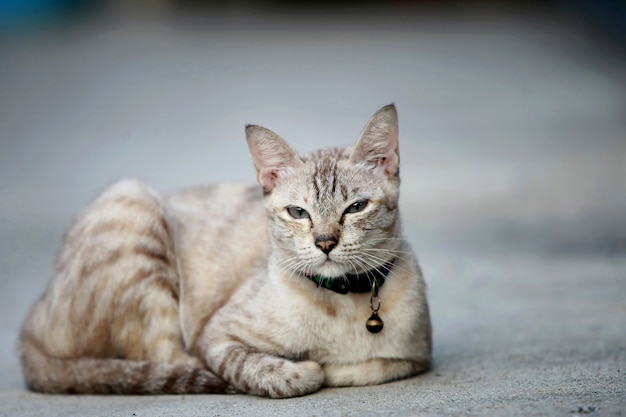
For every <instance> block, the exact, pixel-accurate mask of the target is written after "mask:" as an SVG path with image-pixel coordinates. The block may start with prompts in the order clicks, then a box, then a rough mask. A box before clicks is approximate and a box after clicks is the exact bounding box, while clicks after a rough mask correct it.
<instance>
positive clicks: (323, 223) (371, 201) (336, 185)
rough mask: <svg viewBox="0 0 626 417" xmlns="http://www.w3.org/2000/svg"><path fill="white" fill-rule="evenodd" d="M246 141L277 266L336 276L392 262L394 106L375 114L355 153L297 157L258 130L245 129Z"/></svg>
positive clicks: (396, 181) (395, 226)
mask: <svg viewBox="0 0 626 417" xmlns="http://www.w3.org/2000/svg"><path fill="white" fill-rule="evenodd" d="M246 136H247V140H248V146H249V147H250V152H251V154H252V159H253V161H254V165H255V167H256V170H257V176H258V181H259V183H260V184H261V186H262V187H263V190H264V191H265V195H266V206H267V209H268V215H269V221H270V232H271V236H272V244H273V246H274V251H275V253H276V256H277V260H278V262H279V264H280V266H281V267H282V268H285V269H287V270H291V271H293V272H298V273H302V274H313V275H315V274H319V275H323V276H326V277H338V276H342V275H344V274H347V273H359V272H363V271H367V270H370V269H372V268H374V267H378V266H380V265H383V264H385V263H386V262H388V261H390V260H392V259H393V258H395V257H396V255H397V251H398V249H399V245H400V239H399V238H400V236H399V235H400V231H399V227H400V225H399V219H398V208H397V207H398V192H399V185H400V177H399V160H400V159H399V154H398V115H397V112H396V108H395V106H394V105H393V104H391V105H388V106H385V107H383V108H381V109H380V110H379V111H377V112H376V113H375V114H374V116H372V118H371V119H370V121H369V122H368V123H367V125H366V126H365V129H364V130H363V132H362V133H361V136H360V137H359V140H358V141H357V143H356V145H355V146H354V147H349V148H334V149H324V150H320V151H317V152H314V153H312V154H308V155H302V156H300V155H298V154H297V153H296V152H295V151H294V150H293V149H292V148H291V147H290V146H289V145H288V144H287V143H286V142H285V141H284V140H283V139H281V138H280V137H279V136H278V135H276V134H275V133H273V132H271V131H269V130H267V129H265V128H262V127H260V126H253V125H249V126H247V127H246Z"/></svg>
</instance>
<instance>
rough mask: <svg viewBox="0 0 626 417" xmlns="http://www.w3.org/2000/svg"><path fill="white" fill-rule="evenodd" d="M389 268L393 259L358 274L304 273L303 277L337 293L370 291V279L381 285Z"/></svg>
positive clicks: (391, 266)
mask: <svg viewBox="0 0 626 417" xmlns="http://www.w3.org/2000/svg"><path fill="white" fill-rule="evenodd" d="M391 268H393V260H392V261H391V262H387V263H386V264H384V265H381V266H379V267H378V268H374V269H370V270H369V271H365V272H361V273H360V274H346V275H344V276H341V277H336V278H328V277H324V276H322V275H305V277H307V278H308V279H310V280H311V281H313V282H314V283H316V284H317V287H318V288H319V287H323V288H326V289H328V290H331V291H334V292H336V293H338V294H347V293H349V292H354V293H364V292H370V291H372V279H374V280H376V285H377V286H378V287H379V288H380V287H382V286H383V284H384V283H385V281H386V279H387V275H389V271H391Z"/></svg>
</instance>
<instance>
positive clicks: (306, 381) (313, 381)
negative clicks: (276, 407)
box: [259, 360, 324, 398]
mask: <svg viewBox="0 0 626 417" xmlns="http://www.w3.org/2000/svg"><path fill="white" fill-rule="evenodd" d="M264 372H265V375H264V378H263V379H264V380H265V381H264V383H262V384H260V387H259V388H260V392H259V394H261V395H263V396H267V397H271V398H289V397H299V396H301V395H306V394H311V393H313V392H315V391H317V390H319V389H320V387H321V386H322V384H323V383H324V371H323V370H322V367H321V366H320V365H319V364H318V363H317V362H314V361H303V362H291V361H288V360H281V361H280V362H279V363H276V364H268V365H267V367H265V369H264Z"/></svg>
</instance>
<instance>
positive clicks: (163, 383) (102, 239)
mask: <svg viewBox="0 0 626 417" xmlns="http://www.w3.org/2000/svg"><path fill="white" fill-rule="evenodd" d="M397 132H398V129H397V115H396V110H395V107H394V106H393V105H390V106H386V107H383V108H382V109H381V110H379V111H378V112H377V113H376V114H375V115H374V116H373V117H372V119H371V120H370V122H369V123H368V125H367V126H366V128H365V130H364V131H363V133H362V135H361V137H360V139H359V141H358V142H357V144H356V145H355V147H353V148H344V149H329V150H322V151H318V152H315V153H313V154H310V155H305V156H298V155H297V154H296V153H295V152H294V151H293V150H292V149H291V148H290V147H289V146H288V145H287V144H286V143H285V142H284V141H283V140H282V139H280V138H279V137H278V136H276V135H275V134H274V133H272V132H270V131H268V130H266V129H264V128H261V127H258V126H248V127H247V128H246V134H247V139H248V144H249V146H250V151H251V154H252V157H253V160H254V163H255V167H256V168H257V173H258V180H259V183H260V184H261V188H258V187H246V186H238V185H221V186H212V187H206V188H196V189H191V190H187V191H183V192H180V193H177V194H174V195H171V196H166V197H162V196H159V195H158V194H157V193H156V192H154V191H152V190H151V189H150V188H148V187H147V186H146V185H144V184H143V183H141V182H139V181H136V180H124V181H121V182H119V183H117V184H114V185H113V186H111V187H109V188H108V189H107V190H106V191H104V192H103V193H102V194H101V195H100V196H99V197H98V198H97V199H96V200H95V201H94V202H93V203H92V204H91V205H90V206H89V207H87V208H86V209H85V210H84V211H83V213H82V214H81V215H79V217H78V218H77V220H76V221H75V223H74V224H73V226H72V228H71V229H70V231H69V232H68V233H67V235H66V237H65V241H64V244H63V247H62V249H61V251H60V254H59V256H58V260H57V267H56V275H55V278H54V280H53V281H52V282H51V284H50V285H49V287H48V289H47V291H46V292H45V293H44V295H43V296H42V297H41V299H40V300H39V301H38V302H37V303H36V304H35V306H34V307H33V309H32V311H31V313H30V315H29V317H28V318H27V320H26V322H25V324H24V327H23V329H22V333H21V337H20V349H21V361H22V366H23V370H24V375H25V379H26V382H27V384H28V386H29V387H30V388H31V389H33V390H36V391H43V392H58V393H129V394H135V393H137V394H139V393H144V394H159V393H230V392H246V393H251V394H256V395H263V396H270V397H276V398H281V397H291V396H297V395H303V394H307V393H311V392H314V391H316V390H317V389H319V388H320V387H321V386H322V385H327V386H345V385H367V384H377V383H382V382H385V381H390V380H394V379H398V378H403V377H407V376H411V375H415V374H417V373H419V372H422V371H424V370H426V369H427V368H428V367H429V364H430V352H431V328H430V319H429V314H428V306H427V302H426V297H425V286H424V282H423V279H422V277H421V273H420V270H419V267H418V265H417V261H416V259H415V257H414V256H413V254H412V250H411V249H410V247H409V246H408V244H407V243H406V242H405V241H404V240H403V239H402V238H401V232H400V221H399V214H398V208H397V203H398V188H399V176H398V166H399V154H398V146H397ZM355 203H358V204H357V205H355ZM357 206H358V207H357ZM390 261H393V269H392V270H391V272H390V274H389V277H388V279H387V283H386V284H385V285H384V287H382V288H381V289H380V293H379V295H380V299H381V301H382V305H381V308H380V312H379V313H380V315H381V317H383V318H384V321H385V328H384V330H383V331H382V332H381V333H379V334H372V333H369V332H368V331H367V330H366V328H365V325H364V323H365V320H366V319H367V317H368V316H369V315H370V314H371V310H370V300H369V299H370V294H360V293H357V294H352V293H349V294H337V293H335V292H332V291H329V290H326V289H324V288H318V287H317V286H316V285H315V283H313V282H312V281H310V280H309V279H307V278H306V277H305V275H306V274H319V275H323V276H326V277H335V279H342V276H344V275H345V274H354V273H364V272H367V271H369V270H372V269H373V268H375V267H379V266H380V265H384V264H385V263H387V262H390Z"/></svg>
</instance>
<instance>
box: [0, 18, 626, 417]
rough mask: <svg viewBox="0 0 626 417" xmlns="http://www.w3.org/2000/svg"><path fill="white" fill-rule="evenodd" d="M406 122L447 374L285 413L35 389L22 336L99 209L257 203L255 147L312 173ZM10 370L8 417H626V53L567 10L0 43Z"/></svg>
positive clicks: (223, 24)
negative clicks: (32, 309)
mask: <svg viewBox="0 0 626 417" xmlns="http://www.w3.org/2000/svg"><path fill="white" fill-rule="evenodd" d="M389 102H395V103H396V105H397V107H398V111H399V116H400V127H401V152H402V153H401V174H402V178H403V185H402V196H401V200H402V210H403V217H404V229H405V233H406V235H407V237H408V239H409V240H410V241H411V242H412V243H413V245H414V247H415V248H416V250H417V253H418V256H419V258H420V259H421V263H422V266H423V269H424V272H425V275H426V280H427V283H428V286H429V297H430V303H431V311H432V317H433V324H434V343H435V346H434V359H435V364H434V369H433V370H432V371H431V372H429V373H427V374H425V375H422V376H419V377H417V378H412V379H409V380H405V381H399V382H394V383H390V384H384V385H380V386H375V387H365V388H344V389H324V390H322V391H320V392H318V393H316V394H313V395H310V396H306V397H302V398H295V399H289V400H268V399H263V398H255V397H251V396H243V395H238V396H219V395H215V396H179V397H169V396H162V397H159V396H157V397H132V396H131V397H93V396H48V395H40V394H34V393H30V392H28V391H27V390H26V389H25V388H24V385H23V381H22V378H21V373H20V369H19V364H18V360H17V351H16V338H17V334H18V330H19V327H20V324H21V321H22V320H23V318H24V316H25V314H26V312H27V310H28V308H29V306H30V305H31V304H32V303H33V302H34V301H35V299H36V298H37V297H38V296H39V294H40V293H41V292H42V291H43V290H44V288H45V286H46V283H47V281H48V280H49V279H50V278H51V276H52V262H53V259H54V255H55V251H56V249H57V247H58V244H59V241H60V239H61V237H62V234H63V231H64V229H65V228H66V227H67V226H68V224H69V222H70V219H71V217H72V215H73V214H75V213H76V212H77V211H78V210H79V209H80V208H81V207H82V206H84V205H85V204H86V203H87V202H88V201H89V200H90V199H91V198H92V197H93V196H94V195H95V194H96V192H97V191H98V190H100V189H102V188H103V187H104V186H106V185H107V184H109V183H111V182H113V181H114V180H116V179H118V178H120V177H123V176H137V177H141V178H143V179H145V180H146V181H148V182H150V183H151V184H152V185H153V186H154V187H155V188H157V189H160V190H162V191H165V192H168V191H172V190H174V189H176V188H179V187H184V186H190V185H194V184H198V183H204V182H222V181H238V182H241V181H244V182H253V181H254V171H253V168H252V164H251V161H250V157H249V155H248V151H247V148H246V145H245V141H244V136H243V126H244V124H246V123H256V124H261V125H263V126H266V127H268V128H270V129H272V130H274V131H276V132H277V133H279V134H281V135H282V136H283V137H284V138H285V139H287V140H288V141H289V142H290V143H292V144H293V145H294V146H295V147H296V148H298V149H299V150H301V151H309V150H312V149H315V148H318V147H322V146H334V145H348V144H351V143H352V142H353V141H354V140H356V138H357V136H358V133H359V132H360V130H361V128H362V127H363V125H364V123H365V122H366V120H367V118H368V117H369V116H370V115H371V114H372V113H373V112H374V111H375V110H376V109H378V108H379V107H381V106H382V105H385V104H387V103H389ZM0 369H1V374H0V416H108V415H115V416H158V415H173V416H196V415H198V416H200V415H202V416H248V415H250V416H252V415H255V416H256V415H268V416H270V415H271V416H292V415H300V416H378V415H381V416H385V415H395V416H413V415H415V416H465V415H467V416H575V415H582V414H589V415H592V416H623V415H625V414H626V54H625V53H624V49H623V48H620V47H619V46H618V45H615V44H613V43H612V41H611V40H609V39H607V37H606V36H604V35H603V34H601V33H599V32H598V31H596V30H595V29H593V28H591V27H590V26H589V25H587V24H586V23H583V22H581V21H579V20H577V19H575V18H572V17H571V16H568V15H566V14H565V13H562V12H558V11H550V10H543V11H541V12H538V11H535V12H529V11H525V12H523V13H513V12H512V11H505V12H489V13H487V12H485V13H482V12H476V11H468V12H464V13H460V12H438V13H415V12H412V13H404V14H402V15H393V14H388V13H372V14H356V15H355V14H353V13H352V14H351V13H330V14H324V15H320V14H312V15H303V14H297V15H296V14H291V15H275V14H269V13H263V12H258V13H247V14H245V13H244V14H241V13H224V12H220V14H216V15H211V14H208V15H202V16H193V17H192V16H181V15H175V16H172V15H169V14H167V13H156V14H154V15H151V16H135V17H128V16H113V15H111V16H109V15H107V16H104V15H103V16H99V17H96V18H92V19H84V20H79V21H75V22H68V23H66V24H64V25H62V26H56V27H48V28H46V29H42V30H40V31H34V32H30V33H21V34H13V35H11V36H4V37H2V38H0Z"/></svg>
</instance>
